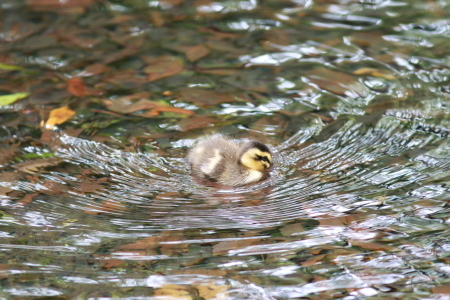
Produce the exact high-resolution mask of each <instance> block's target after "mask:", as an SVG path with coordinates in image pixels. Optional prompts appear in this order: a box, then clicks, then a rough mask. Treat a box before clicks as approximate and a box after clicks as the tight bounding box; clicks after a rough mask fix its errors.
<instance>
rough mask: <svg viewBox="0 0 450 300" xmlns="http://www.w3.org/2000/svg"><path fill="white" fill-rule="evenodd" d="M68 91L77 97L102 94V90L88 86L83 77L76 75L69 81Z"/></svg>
mask: <svg viewBox="0 0 450 300" xmlns="http://www.w3.org/2000/svg"><path fill="white" fill-rule="evenodd" d="M67 91H68V92H69V93H71V94H72V95H74V96H77V97H82V96H89V95H100V94H102V92H101V91H98V90H94V89H90V88H88V87H86V85H85V84H84V82H83V79H81V78H79V77H74V78H71V79H69V80H68V81H67Z"/></svg>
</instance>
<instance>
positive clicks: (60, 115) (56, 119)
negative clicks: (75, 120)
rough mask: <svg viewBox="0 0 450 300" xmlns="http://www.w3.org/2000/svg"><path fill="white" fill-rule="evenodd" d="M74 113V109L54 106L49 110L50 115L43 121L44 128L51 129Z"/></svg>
mask: <svg viewBox="0 0 450 300" xmlns="http://www.w3.org/2000/svg"><path fill="white" fill-rule="evenodd" d="M74 115H75V111H73V110H71V109H70V108H69V107H67V106H63V107H60V108H56V109H54V110H52V111H51V112H50V116H49V118H48V120H47V122H46V123H45V128H46V129H53V128H55V126H56V125H60V124H62V123H64V122H66V121H67V120H69V119H70V118H72V117H73V116H74Z"/></svg>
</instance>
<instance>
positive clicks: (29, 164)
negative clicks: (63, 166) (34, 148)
mask: <svg viewBox="0 0 450 300" xmlns="http://www.w3.org/2000/svg"><path fill="white" fill-rule="evenodd" d="M60 162H61V159H60V158H57V157H53V158H45V159H44V158H38V159H33V160H30V161H26V162H23V163H19V164H15V165H14V167H15V168H16V169H17V170H19V171H22V172H25V173H28V174H34V173H36V172H37V171H39V169H40V168H43V167H49V166H55V165H57V164H59V163H60Z"/></svg>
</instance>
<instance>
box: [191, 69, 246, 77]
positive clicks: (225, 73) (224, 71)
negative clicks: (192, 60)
mask: <svg viewBox="0 0 450 300" xmlns="http://www.w3.org/2000/svg"><path fill="white" fill-rule="evenodd" d="M195 70H196V71H197V72H200V73H205V74H211V75H219V76H231V75H234V74H236V73H237V72H238V71H239V69H231V68H199V67H196V68H195Z"/></svg>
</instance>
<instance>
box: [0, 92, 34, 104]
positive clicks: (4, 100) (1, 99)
mask: <svg viewBox="0 0 450 300" xmlns="http://www.w3.org/2000/svg"><path fill="white" fill-rule="evenodd" d="M28 95H30V94H29V93H17V94H11V95H3V96H0V106H2V105H9V104H12V103H14V102H16V101H17V100H20V99H23V98H25V97H28Z"/></svg>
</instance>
